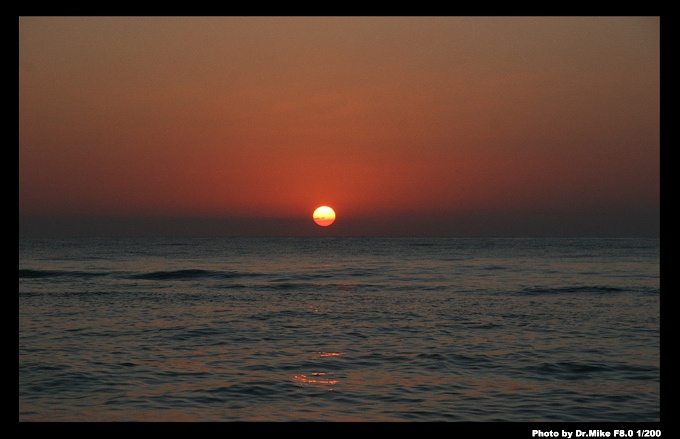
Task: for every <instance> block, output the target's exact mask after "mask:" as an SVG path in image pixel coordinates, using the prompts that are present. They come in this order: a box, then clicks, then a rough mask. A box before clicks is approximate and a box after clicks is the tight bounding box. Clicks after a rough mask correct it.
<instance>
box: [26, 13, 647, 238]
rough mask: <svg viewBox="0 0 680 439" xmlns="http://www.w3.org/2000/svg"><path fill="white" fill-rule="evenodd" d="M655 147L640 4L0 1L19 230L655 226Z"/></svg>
mask: <svg viewBox="0 0 680 439" xmlns="http://www.w3.org/2000/svg"><path fill="white" fill-rule="evenodd" d="M659 162H660V20H659V18H658V17H592V18H591V17H573V18H572V17H532V18H529V17H340V18H336V17H101V18H100V17H20V18H19V216H20V233H22V234H24V235H31V234H33V235H41V234H42V235H49V234H50V233H55V234H59V233H66V232H67V231H69V233H72V234H73V233H75V234H78V233H82V234H88V233H89V234H107V233H110V234H111V233H112V234H125V233H128V232H129V233H133V234H143V233H147V232H148V233H160V234H162V233H166V232H167V233H170V234H207V235H212V234H219V235H232V234H257V235H262V234H264V235H268V234H271V235H323V234H329V235H372V234H379V235H448V236H470V235H475V236H545V235H548V236H581V235H582V236H649V235H651V236H656V235H658V233H659V220H660V217H659V209H660V194H659V192H660V171H659V169H660V163H659ZM322 204H327V205H330V206H331V207H333V208H334V209H335V210H336V213H337V220H336V222H335V224H333V225H332V226H330V227H328V228H321V227H319V226H317V225H315V224H314V222H313V221H312V212H313V211H314V209H315V208H316V207H318V206H320V205H322ZM69 227H70V228H69Z"/></svg>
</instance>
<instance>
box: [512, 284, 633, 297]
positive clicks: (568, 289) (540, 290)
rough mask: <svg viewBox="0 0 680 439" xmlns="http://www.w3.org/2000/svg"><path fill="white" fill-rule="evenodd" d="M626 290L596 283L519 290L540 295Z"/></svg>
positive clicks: (618, 291) (522, 292)
mask: <svg viewBox="0 0 680 439" xmlns="http://www.w3.org/2000/svg"><path fill="white" fill-rule="evenodd" d="M623 291H627V290H625V289H623V288H618V287H608V286H598V285H584V286H577V287H576V286H575V287H554V288H546V287H528V288H524V289H523V290H520V291H519V293H520V294H526V295H542V294H569V293H620V292H623Z"/></svg>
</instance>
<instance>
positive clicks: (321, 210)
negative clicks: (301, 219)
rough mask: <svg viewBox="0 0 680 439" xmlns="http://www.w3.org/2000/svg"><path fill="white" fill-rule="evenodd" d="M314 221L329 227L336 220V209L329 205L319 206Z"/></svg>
mask: <svg viewBox="0 0 680 439" xmlns="http://www.w3.org/2000/svg"><path fill="white" fill-rule="evenodd" d="M313 218H314V222H315V223H317V224H318V225H320V226H322V227H327V226H330V225H331V224H333V222H334V221H335V211H334V210H333V209H331V208H330V207H328V206H321V207H317V208H316V210H315V211H314V215H313Z"/></svg>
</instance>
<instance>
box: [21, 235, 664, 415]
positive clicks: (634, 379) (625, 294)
mask: <svg viewBox="0 0 680 439" xmlns="http://www.w3.org/2000/svg"><path fill="white" fill-rule="evenodd" d="M659 259H660V255H659V240H658V239H427V238H418V239H406V238H395V239H385V238H379V239H374V238H214V239H207V238H206V239H63V240H59V239H44V240H20V242H19V421H472V422H489V421H512V422H543V421H561V422H573V421H577V422H583V421H586V422H589V421H639V422H656V421H659V418H660V364H659V363H660V316H659V315H660V268H659V267H660V261H659Z"/></svg>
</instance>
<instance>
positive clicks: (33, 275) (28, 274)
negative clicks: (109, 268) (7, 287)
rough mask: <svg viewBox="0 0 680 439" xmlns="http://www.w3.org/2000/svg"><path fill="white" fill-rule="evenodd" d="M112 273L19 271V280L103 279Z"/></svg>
mask: <svg viewBox="0 0 680 439" xmlns="http://www.w3.org/2000/svg"><path fill="white" fill-rule="evenodd" d="M110 274H111V273H107V272H96V271H94V272H93V271H71V270H31V269H23V270H22V269H19V279H22V278H23V279H39V278H44V277H80V278H88V277H101V276H109V275H110Z"/></svg>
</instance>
